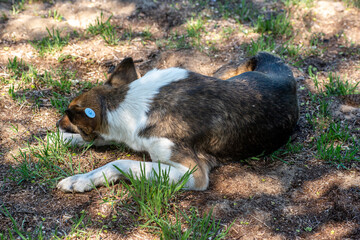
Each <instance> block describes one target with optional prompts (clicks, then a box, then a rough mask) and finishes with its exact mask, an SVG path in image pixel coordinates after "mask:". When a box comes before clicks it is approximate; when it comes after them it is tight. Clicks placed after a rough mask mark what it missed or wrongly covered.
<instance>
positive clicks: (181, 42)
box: [156, 31, 191, 49]
mask: <svg viewBox="0 0 360 240" xmlns="http://www.w3.org/2000/svg"><path fill="white" fill-rule="evenodd" d="M156 45H157V46H158V47H159V48H165V49H187V48H190V47H191V45H190V43H189V42H188V40H187V37H186V36H185V35H183V34H179V33H178V32H177V31H175V32H173V33H171V34H170V35H169V37H168V38H167V39H160V40H156Z"/></svg>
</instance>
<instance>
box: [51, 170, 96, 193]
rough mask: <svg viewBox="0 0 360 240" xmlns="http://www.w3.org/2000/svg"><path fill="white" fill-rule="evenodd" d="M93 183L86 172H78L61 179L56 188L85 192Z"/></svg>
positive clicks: (64, 190) (65, 190)
mask: <svg viewBox="0 0 360 240" xmlns="http://www.w3.org/2000/svg"><path fill="white" fill-rule="evenodd" d="M93 187H94V184H93V182H91V178H89V177H87V176H86V174H78V175H74V176H71V177H67V178H65V179H63V180H61V181H60V182H59V183H58V185H57V188H58V189H60V190H61V191H63V192H86V191H90V190H91V189H93Z"/></svg>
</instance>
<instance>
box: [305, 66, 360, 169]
mask: <svg viewBox="0 0 360 240" xmlns="http://www.w3.org/2000/svg"><path fill="white" fill-rule="evenodd" d="M308 71H309V76H310V78H311V79H312V80H313V82H314V86H315V89H316V91H317V92H316V93H311V92H309V96H310V98H311V103H312V104H313V105H316V106H317V111H314V113H313V115H310V114H309V113H307V114H306V115H305V117H306V119H307V121H308V122H309V123H310V124H311V125H312V126H313V129H314V130H315V132H316V133H317V134H316V136H315V138H314V144H315V147H316V157H317V158H318V159H321V160H324V161H327V162H330V163H333V164H335V165H337V166H338V167H344V168H346V166H345V165H346V164H347V163H350V162H353V161H356V162H359V161H360V155H359V153H360V147H359V143H358V139H357V138H356V137H354V136H353V135H352V132H351V131H350V129H349V127H348V126H347V125H344V124H341V123H340V122H338V121H336V120H334V119H333V118H332V117H331V114H330V110H329V106H330V103H329V99H328V98H329V97H331V96H339V95H347V94H353V93H355V89H356V86H357V84H356V85H352V84H350V83H349V82H347V81H345V82H344V81H341V80H340V78H339V77H337V76H336V75H333V74H332V73H329V75H328V76H329V77H328V80H329V81H328V82H325V81H323V82H322V83H321V82H320V81H319V79H318V74H317V73H316V71H317V70H316V68H314V67H312V66H310V67H309V69H308Z"/></svg>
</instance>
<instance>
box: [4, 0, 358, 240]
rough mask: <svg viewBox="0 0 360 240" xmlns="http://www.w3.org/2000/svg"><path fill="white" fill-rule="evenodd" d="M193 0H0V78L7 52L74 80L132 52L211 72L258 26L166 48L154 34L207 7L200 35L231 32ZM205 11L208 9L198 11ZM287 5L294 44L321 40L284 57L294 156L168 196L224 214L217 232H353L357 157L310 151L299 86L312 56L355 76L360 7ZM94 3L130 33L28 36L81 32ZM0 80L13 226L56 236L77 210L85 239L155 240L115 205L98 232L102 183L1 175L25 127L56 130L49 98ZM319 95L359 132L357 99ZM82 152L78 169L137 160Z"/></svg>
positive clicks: (308, 83)
mask: <svg viewBox="0 0 360 240" xmlns="http://www.w3.org/2000/svg"><path fill="white" fill-rule="evenodd" d="M190 2H191V1H190ZM195 2H196V1H194V4H190V3H189V1H149V0H142V1H141V0H138V1H121V0H118V1H116V0H103V1H86V0H73V1H55V2H46V1H45V2H43V1H32V2H31V3H28V4H26V5H25V9H24V10H23V11H21V12H19V13H18V14H10V12H11V10H12V7H11V4H10V3H8V2H6V1H0V12H3V13H6V17H4V15H3V17H2V18H1V20H0V31H1V32H0V36H1V37H0V67H1V71H0V75H1V76H0V77H5V78H6V76H7V72H6V65H7V64H8V59H13V58H14V57H15V56H17V57H18V58H21V59H23V60H24V61H25V62H27V63H29V64H32V65H34V66H36V67H37V68H38V69H40V70H45V69H51V68H53V69H56V68H58V67H60V66H64V67H65V68H68V69H70V70H72V71H76V72H77V73H76V80H79V81H90V82H93V83H95V82H96V81H97V80H99V81H102V80H104V79H105V77H104V73H107V72H108V71H109V69H110V68H111V67H112V66H114V65H115V64H116V63H118V62H119V61H121V59H123V58H124V57H127V56H131V57H133V58H134V59H135V60H137V61H138V63H137V64H136V66H137V68H138V70H139V72H140V74H141V75H143V74H144V73H146V72H147V71H148V70H150V69H152V68H155V67H157V68H167V67H172V66H179V67H183V68H187V69H189V70H192V71H196V72H198V73H201V74H204V75H212V74H213V73H214V72H215V71H216V70H217V69H219V68H220V67H221V66H223V65H225V64H227V63H229V62H230V61H232V62H238V61H241V60H242V59H244V58H245V57H247V55H246V52H245V50H244V48H242V47H241V46H242V45H243V44H244V43H249V42H250V41H251V39H255V38H257V37H259V34H258V33H250V34H245V33H244V32H246V30H247V29H250V28H251V24H250V23H246V22H245V23H244V24H243V31H236V32H233V33H231V35H230V36H229V37H228V38H224V39H222V40H221V41H218V42H217V43H216V48H217V50H216V51H215V50H211V49H209V48H206V47H205V48H203V49H199V48H197V47H190V48H175V49H169V48H166V47H164V45H161V44H159V42H158V41H156V40H159V39H166V38H168V37H169V36H170V35H171V33H174V32H175V31H179V32H181V31H183V26H184V24H186V20H187V19H190V18H191V17H194V16H197V15H198V14H200V13H203V14H209V19H210V20H209V21H208V24H206V25H205V28H206V31H208V34H206V36H205V39H204V41H205V42H206V41H207V38H208V39H209V41H211V40H212V39H216V38H217V37H218V35H221V29H225V28H227V27H229V28H234V29H235V28H236V29H238V25H237V24H238V23H237V22H236V21H235V20H234V19H233V18H231V16H230V17H229V18H228V19H227V20H225V19H224V18H221V16H218V15H217V14H220V13H217V11H216V10H215V11H213V8H214V7H215V6H217V5H216V4H218V2H221V1H216V0H214V1H207V3H208V4H207V5H205V6H204V5H201V4H196V3H195ZM222 2H224V1H222ZM239 2H241V1H239ZM247 2H250V1H247ZM251 2H252V4H253V5H254V7H255V8H256V9H258V10H259V11H260V12H262V13H263V14H266V13H268V12H273V11H279V9H280V10H281V9H283V8H284V5H283V4H282V3H281V1H271V0H253V1H251ZM212 4H213V5H212ZM207 9H210V10H211V9H212V10H211V11H209V13H207V12H206V11H207ZM49 10H57V11H58V12H59V13H60V14H61V15H62V16H63V19H62V21H56V20H54V19H52V18H48V17H44V16H46V14H48V12H49ZM291 11H292V15H291V19H292V20H291V24H292V25H293V28H294V29H295V32H296V33H297V34H296V37H295V40H294V41H296V42H297V43H298V44H301V43H303V44H308V42H309V39H310V38H311V36H314V34H320V35H321V38H320V42H319V45H320V44H321V49H323V51H322V52H321V53H320V54H316V55H315V54H313V55H311V54H309V55H302V56H300V57H299V58H298V59H301V63H300V64H295V61H293V60H290V59H288V60H286V59H285V61H287V62H288V64H289V65H290V66H291V67H292V69H293V72H294V75H295V77H296V80H297V82H298V91H299V105H300V108H301V117H300V121H299V124H298V128H297V130H296V137H295V138H294V140H293V142H292V143H293V144H302V145H303V146H304V147H303V148H302V150H301V151H298V152H296V153H289V154H284V155H283V156H282V157H281V158H282V160H283V161H280V160H271V159H270V158H269V157H261V158H260V159H259V160H251V161H247V162H239V163H231V164H229V165H226V166H221V167H218V168H216V169H214V170H213V171H212V172H211V175H210V187H209V189H208V190H206V191H203V192H193V191H188V192H184V193H181V194H180V196H178V197H177V199H176V201H177V202H178V204H179V206H180V207H181V208H183V209H187V208H190V207H191V206H195V207H197V208H198V209H199V211H200V212H208V211H210V209H212V208H213V214H214V216H215V218H216V219H219V220H221V224H222V225H223V226H224V227H225V228H226V227H228V226H229V225H230V224H231V223H232V222H234V224H233V225H232V227H231V229H230V231H229V234H228V236H227V239H360V163H359V162H356V161H353V162H349V163H346V164H345V167H346V169H345V168H343V167H339V166H337V165H336V164H332V163H328V162H326V161H324V160H322V159H318V158H317V157H316V152H315V151H316V150H315V147H314V144H312V141H313V139H314V136H315V135H316V132H315V131H314V129H313V128H312V126H311V125H310V124H309V123H308V121H307V120H306V117H305V116H306V114H307V113H310V112H311V111H318V110H319V109H316V107H315V108H309V107H307V106H308V105H307V102H309V101H311V100H310V97H309V94H308V92H309V91H312V92H314V91H315V89H314V83H313V82H312V80H311V79H310V77H309V74H308V71H307V70H308V67H309V66H310V65H312V66H314V67H316V68H317V69H318V70H319V77H320V78H326V76H327V75H328V72H330V71H331V72H335V73H336V74H338V75H340V76H343V77H344V78H346V79H347V80H349V81H350V82H352V83H357V82H359V81H360V55H359V54H360V50H359V48H360V10H359V9H358V8H355V7H348V6H346V4H345V1H314V4H313V5H312V6H310V7H303V8H293V9H291ZM101 12H103V14H104V18H105V19H107V18H108V17H109V16H110V15H112V24H114V25H117V26H119V29H118V31H124V29H129V28H131V30H132V31H133V33H134V34H133V36H132V40H131V41H129V42H125V43H123V44H118V45H116V46H109V45H107V44H106V43H105V42H104V40H103V39H102V38H101V37H100V36H92V37H86V36H84V35H81V34H80V37H79V36H78V37H71V38H70V41H69V44H68V45H67V46H65V47H64V48H63V49H62V51H60V52H55V53H54V54H49V55H45V56H44V57H41V56H39V55H38V53H37V51H36V50H35V49H34V47H33V46H32V45H31V44H30V43H29V41H33V40H38V39H41V38H43V37H46V36H47V34H48V33H47V31H46V27H47V28H49V29H51V28H58V29H63V32H62V34H66V33H71V34H72V33H74V31H77V32H79V33H82V32H84V31H85V29H86V28H87V26H88V25H89V24H91V23H94V22H95V21H96V18H97V17H99V16H100V13H101ZM204 12H205V13H204ZM146 29H150V31H151V35H152V37H151V39H150V40H147V41H146V42H145V44H144V42H143V40H142V38H141V36H142V35H141V34H142V33H143V32H144V31H145V30H146ZM309 29H311V30H309ZM71 36H72V35H71ZM341 36H346V39H345V38H344V37H341ZM349 42H352V44H348V43H349ZM316 47H317V46H315V47H314V48H316ZM61 54H62V55H76V58H75V59H74V60H69V59H66V60H64V61H58V58H59V56H60V55H61ZM0 86H1V88H2V89H0V93H1V94H0V191H1V193H0V206H5V207H6V208H7V209H8V211H9V212H10V214H11V215H12V217H13V218H14V219H15V220H16V221H17V222H18V223H20V224H21V225H22V227H23V229H25V230H26V231H29V232H31V231H33V230H35V228H36V227H38V226H40V225H41V224H42V226H43V228H42V230H43V233H44V236H46V237H45V238H47V237H49V236H51V233H53V232H54V229H57V232H58V233H60V234H62V236H65V235H67V234H68V233H69V232H70V231H71V227H72V226H73V223H74V220H73V218H74V217H75V218H76V217H79V216H80V215H81V213H82V211H85V212H86V213H87V216H86V219H89V221H88V223H87V225H86V226H87V227H86V228H85V229H86V230H85V231H86V232H88V233H90V235H89V236H87V237H88V238H89V239H95V238H96V237H97V236H100V237H101V239H157V236H156V235H154V234H152V233H150V232H149V231H147V230H145V229H141V228H140V227H138V226H136V224H134V220H133V219H132V218H131V216H130V215H131V214H132V213H131V212H129V211H126V210H125V209H123V210H121V209H120V210H118V211H123V212H122V213H121V214H120V215H121V218H119V219H117V221H115V222H114V223H113V225H111V221H109V222H110V223H109V224H108V227H107V229H106V231H104V229H103V224H102V221H105V220H106V219H107V218H106V219H103V217H102V215H101V214H105V215H106V216H110V213H111V211H113V210H112V208H111V206H110V205H109V204H106V203H103V199H104V196H107V194H108V192H109V191H110V190H109V189H108V188H100V189H98V190H97V191H92V192H89V193H83V194H64V193H62V192H60V191H58V190H57V189H55V188H51V187H49V186H47V185H44V184H42V183H37V182H36V181H35V182H23V183H21V184H17V183H16V182H14V181H11V180H9V178H8V177H9V175H10V174H11V173H10V167H11V166H13V167H14V166H16V164H17V162H16V161H15V160H14V158H13V157H12V156H13V155H16V154H17V153H18V151H19V149H20V148H21V147H24V146H25V145H26V143H27V142H30V143H31V142H34V141H35V138H34V136H38V137H44V136H45V135H46V133H47V131H50V130H52V131H53V130H55V128H56V127H55V123H56V121H57V120H58V119H59V118H60V114H59V113H58V112H57V111H56V110H55V109H54V108H53V107H52V106H51V105H44V106H43V107H40V108H38V109H36V110H34V108H33V107H32V106H31V105H26V104H19V103H17V102H16V101H14V100H13V99H12V98H11V97H10V96H9V94H8V90H9V87H10V85H9V84H1V85H0ZM73 94H74V96H75V95H76V93H73ZM329 104H330V109H331V112H332V115H333V117H334V118H336V119H338V120H339V121H342V122H346V123H347V124H348V125H349V128H351V129H352V134H353V135H354V136H355V137H357V139H359V138H360V108H359V107H360V103H359V102H357V101H356V100H355V102H351V101H350V100H349V101H347V100H346V99H343V98H340V97H335V98H333V99H330V100H329ZM14 125H16V126H17V127H18V132H17V133H14V132H13V131H12V126H14ZM358 143H359V142H358ZM89 151H90V152H91V154H92V159H82V160H81V161H84V162H85V168H86V169H87V170H91V169H92V168H93V167H99V166H101V165H103V164H104V163H106V162H110V161H113V160H115V159H117V158H121V156H125V155H126V156H127V158H129V156H128V155H131V157H130V158H134V159H142V158H143V155H142V154H136V153H133V152H131V151H128V152H120V151H119V150H118V149H117V148H114V147H97V148H96V147H92V148H91V149H90V150H89ZM79 161H80V160H79ZM91 161H93V162H91ZM119 189H121V186H120V185H117V186H114V187H112V190H111V191H117V190H119ZM99 213H101V214H100V215H99ZM110 220H111V219H110ZM11 224H12V223H11V220H10V219H9V218H8V217H6V216H5V215H4V214H3V213H1V212H0V232H5V231H6V230H7V228H11V226H12V225H11ZM99 232H100V233H99ZM68 237H69V239H77V238H79V239H82V238H84V237H81V236H76V235H71V236H68Z"/></svg>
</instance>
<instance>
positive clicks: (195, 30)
mask: <svg viewBox="0 0 360 240" xmlns="http://www.w3.org/2000/svg"><path fill="white" fill-rule="evenodd" d="M204 30H205V27H204V21H203V20H202V19H201V18H197V19H193V18H191V19H190V20H188V21H187V23H186V32H187V37H189V38H190V39H191V44H192V45H193V46H195V47H200V45H201V35H202V34H203V33H204Z"/></svg>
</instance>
